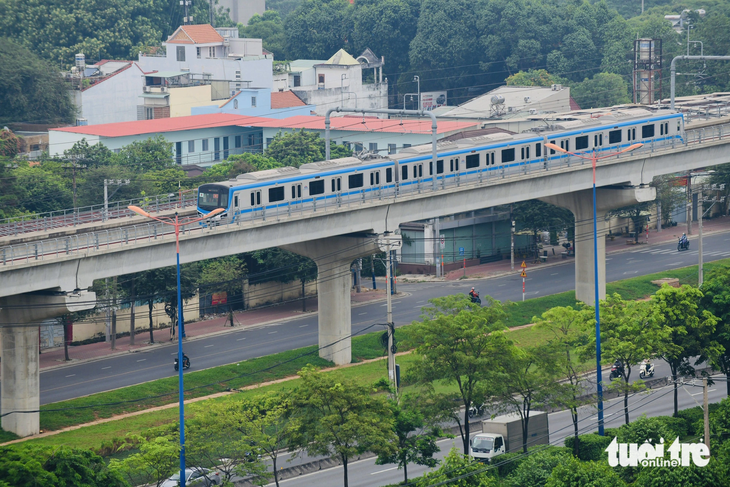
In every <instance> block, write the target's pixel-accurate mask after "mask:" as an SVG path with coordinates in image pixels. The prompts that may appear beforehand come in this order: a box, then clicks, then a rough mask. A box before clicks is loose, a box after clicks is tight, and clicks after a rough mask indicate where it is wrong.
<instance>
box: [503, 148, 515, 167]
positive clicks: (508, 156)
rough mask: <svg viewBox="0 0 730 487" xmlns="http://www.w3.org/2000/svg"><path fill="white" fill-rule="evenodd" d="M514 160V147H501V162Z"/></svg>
mask: <svg viewBox="0 0 730 487" xmlns="http://www.w3.org/2000/svg"><path fill="white" fill-rule="evenodd" d="M514 160H515V150H514V149H502V164H504V163H505V162H512V161H514Z"/></svg>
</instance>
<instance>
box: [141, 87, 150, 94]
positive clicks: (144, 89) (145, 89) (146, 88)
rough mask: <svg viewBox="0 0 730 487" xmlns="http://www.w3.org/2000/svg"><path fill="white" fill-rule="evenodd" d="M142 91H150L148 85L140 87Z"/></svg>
mask: <svg viewBox="0 0 730 487" xmlns="http://www.w3.org/2000/svg"><path fill="white" fill-rule="evenodd" d="M142 91H144V92H145V93H149V92H150V87H149V86H143V87H142Z"/></svg>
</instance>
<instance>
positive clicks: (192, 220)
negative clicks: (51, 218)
mask: <svg viewBox="0 0 730 487" xmlns="http://www.w3.org/2000/svg"><path fill="white" fill-rule="evenodd" d="M127 208H129V209H130V210H131V211H133V212H135V213H137V214H138V215H141V216H144V217H147V218H151V219H152V220H155V221H158V222H160V223H164V224H165V225H170V226H173V227H175V253H176V261H177V325H178V333H177V364H178V368H177V371H178V396H179V400H180V405H179V410H180V485H181V486H182V487H185V389H184V387H183V348H182V338H183V337H182V333H181V332H180V326H181V325H182V291H181V290H180V227H181V226H183V225H190V224H192V223H197V222H199V221H202V220H207V219H208V218H210V217H212V216H215V215H217V214H218V213H221V212H223V211H225V209H224V208H216V209H215V210H213V211H211V212H210V213H208V214H207V215H205V216H204V217H201V218H195V217H192V218H185V219H184V220H181V219H180V218H179V217H178V214H177V212H175V219H174V220H173V219H172V218H170V217H156V216H152V215H150V214H149V213H147V212H146V211H144V210H143V209H142V208H139V207H138V206H128V207H127Z"/></svg>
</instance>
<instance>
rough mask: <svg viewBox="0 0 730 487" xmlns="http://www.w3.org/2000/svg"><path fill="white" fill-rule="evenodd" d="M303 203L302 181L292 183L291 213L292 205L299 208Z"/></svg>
mask: <svg viewBox="0 0 730 487" xmlns="http://www.w3.org/2000/svg"><path fill="white" fill-rule="evenodd" d="M301 204H302V185H301V183H298V184H292V187H291V200H290V201H289V212H290V213H291V207H292V206H294V207H295V208H297V207H298V206H300V205H301Z"/></svg>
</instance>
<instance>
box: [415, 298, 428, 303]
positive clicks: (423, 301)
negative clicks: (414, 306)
mask: <svg viewBox="0 0 730 487" xmlns="http://www.w3.org/2000/svg"><path fill="white" fill-rule="evenodd" d="M416 302H417V303H425V302H426V300H425V299H424V300H421V301H416Z"/></svg>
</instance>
